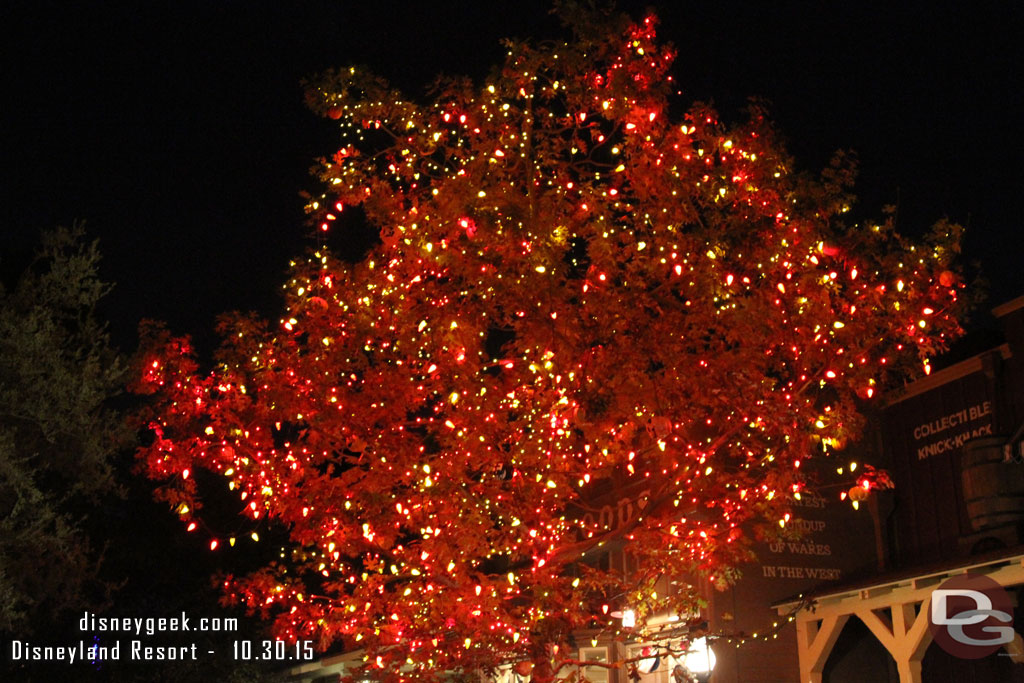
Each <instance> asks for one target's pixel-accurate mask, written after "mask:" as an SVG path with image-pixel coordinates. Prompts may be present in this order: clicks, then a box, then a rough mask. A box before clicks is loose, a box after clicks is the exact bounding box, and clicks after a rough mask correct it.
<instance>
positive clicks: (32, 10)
mask: <svg viewBox="0 0 1024 683" xmlns="http://www.w3.org/2000/svg"><path fill="white" fill-rule="evenodd" d="M646 5H647V3H634V2H627V3H620V7H623V8H625V9H627V10H629V11H630V12H631V13H632V14H633V15H634V17H639V16H640V14H641V13H642V11H643V9H644V7H645V6H646ZM549 7H550V5H549V3H547V2H541V1H537V0H526V1H524V2H486V3H485V2H444V3H426V2H424V3H401V2H392V1H372V2H360V3H356V2H349V1H347V0H335V1H333V2H331V1H328V0H309V1H305V2H273V3H271V2H266V3H261V2H237V1H215V0H206V1H205V2H172V3H162V2H139V3H136V4H135V6H134V7H133V6H127V5H124V6H120V7H118V6H115V5H109V4H105V3H104V4H100V3H53V2H45V1H35V2H7V3H5V4H4V7H3V8H2V9H0V24H2V25H3V28H2V29H0V50H2V54H3V60H4V61H3V64H4V68H3V75H2V79H3V85H2V89H0V97H2V101H3V105H2V116H3V118H2V126H0V145H2V147H0V153H2V159H3V161H2V168H3V171H4V178H3V185H2V187H3V196H2V202H0V211H2V213H0V272H2V273H5V274H7V275H9V274H10V273H11V272H16V271H17V270H18V269H19V268H20V266H21V265H22V264H23V263H24V260H25V258H26V256H27V255H28V254H29V253H30V251H31V248H32V246H33V245H34V243H35V241H36V238H37V235H38V231H39V230H40V229H43V228H47V227H52V226H54V225H56V224H61V223H63V224H68V223H70V222H71V221H73V220H75V219H84V220H86V221H87V228H88V232H89V234H90V235H92V236H95V237H99V238H100V240H101V248H102V251H103V253H104V256H105V258H104V266H103V267H104V276H105V277H106V278H107V279H110V280H114V281H115V282H116V283H117V290H116V293H115V294H114V295H113V298H112V299H111V305H110V312H109V316H110V317H111V319H112V323H113V327H114V331H115V333H116V336H117V338H118V340H119V341H120V342H121V343H122V344H123V345H125V346H128V345H130V344H131V343H132V339H133V337H132V333H133V331H134V328H135V326H136V324H137V322H138V320H139V319H140V318H141V317H152V318H159V319H164V320H167V321H168V322H169V323H170V324H171V326H172V329H174V330H176V331H179V332H193V333H199V334H201V335H202V334H208V331H209V330H210V328H211V327H212V324H213V319H214V316H215V315H216V314H217V313H219V312H222V311H225V310H230V309H257V310H260V311H261V312H263V313H265V314H267V315H271V316H272V315H274V313H275V310H274V304H275V301H276V296H277V291H278V288H279V286H280V283H281V282H282V275H283V272H284V269H285V267H286V265H287V261H288V257H289V256H291V255H297V254H300V253H301V252H302V250H303V249H304V247H305V246H306V241H305V236H306V234H307V229H306V227H305V225H304V215H303V213H302V203H303V202H302V200H301V199H300V197H299V194H298V193H299V192H300V190H302V189H314V188H315V187H316V186H315V183H314V182H313V181H312V180H311V179H310V178H309V177H308V176H307V169H308V168H309V167H310V165H311V164H312V160H313V159H314V157H316V156H318V155H321V154H329V153H330V152H332V151H333V149H332V146H333V145H334V141H335V139H336V135H335V133H334V131H333V129H332V126H331V124H330V122H328V121H325V120H322V119H318V118H317V117H315V116H314V115H313V114H311V113H309V112H308V111H306V110H305V109H304V107H303V104H302V89H301V87H300V84H299V81H300V79H301V78H303V77H304V76H307V75H312V74H314V73H316V72H317V71H321V70H323V69H326V68H329V67H333V66H343V65H348V64H352V63H357V64H364V65H368V66H370V67H371V68H372V69H373V70H374V71H376V72H378V73H379V74H381V75H384V76H386V77H388V78H389V79H390V80H391V81H392V82H394V83H395V84H397V85H399V86H401V87H402V88H403V89H405V90H406V91H407V92H410V93H412V94H416V93H421V92H422V90H423V86H425V85H426V84H427V83H428V82H429V81H430V80H431V79H432V77H433V76H434V75H435V74H436V73H438V72H441V71H443V72H446V73H451V74H455V73H466V74H468V75H471V76H473V77H475V78H477V79H480V78H481V77H482V76H484V75H485V74H486V73H487V72H488V70H489V68H490V66H491V65H492V64H495V63H497V62H498V61H499V60H500V58H501V55H502V54H503V50H502V48H501V46H500V44H499V40H500V39H501V38H502V37H505V36H537V37H550V36H554V35H557V34H558V31H559V29H558V23H557V21H556V20H554V19H553V18H552V17H550V16H549V15H548V13H547V10H548V8H549ZM654 7H655V8H656V10H657V11H658V14H659V16H660V17H661V19H662V28H661V33H662V35H663V36H664V37H665V38H667V39H669V40H671V41H672V42H674V43H675V45H676V47H677V48H678V50H679V57H678V60H677V63H676V69H675V73H676V76H677V81H678V82H679V83H680V85H681V87H682V90H683V95H684V97H686V98H692V99H700V100H705V101H713V102H714V103H715V104H716V105H717V106H718V107H719V109H720V111H721V112H722V114H723V115H724V117H725V118H726V120H729V119H731V118H737V117H738V110H739V109H740V108H741V107H742V106H743V104H744V103H745V101H746V99H747V97H749V96H759V97H762V98H766V99H768V100H769V101H770V102H771V103H772V105H773V111H774V114H775V118H776V120H777V122H778V125H779V128H780V129H781V130H782V132H783V134H784V135H785V136H786V137H787V138H788V140H789V143H790V151H791V152H792V153H793V154H794V155H795V157H796V159H797V162H798V164H799V165H800V166H801V167H802V168H805V169H816V168H820V167H821V166H822V165H824V164H825V163H826V162H827V160H828V158H829V157H830V156H831V154H832V152H833V151H834V150H836V149H838V148H847V149H853V150H856V151H857V153H858V154H859V157H860V160H861V176H860V183H859V185H858V194H859V195H860V197H861V199H862V201H861V207H862V208H863V209H864V210H865V212H866V213H868V214H869V215H874V216H877V215H879V210H880V209H881V206H882V205H883V204H898V206H899V214H898V217H899V218H898V219H899V225H900V227H901V229H902V230H903V231H905V232H907V233H911V234H914V233H918V232H920V231H921V230H922V229H923V228H924V227H926V226H928V225H930V224H931V223H932V222H934V221H935V220H937V219H939V218H942V217H948V218H950V219H952V220H955V221H959V222H961V223H964V224H967V225H969V232H968V237H967V258H968V259H974V260H978V261H980V262H981V264H982V267H983V269H984V272H985V273H986V275H987V276H988V278H989V279H990V280H991V283H992V285H991V289H992V296H991V303H992V304H997V303H1000V302H1002V301H1005V300H1007V299H1009V298H1012V297H1015V296H1018V295H1020V294H1022V293H1024V277H1022V276H1021V274H1020V266H1019V261H1020V254H1021V251H1022V247H1024V238H1022V237H1021V232H1020V230H1019V228H1018V226H1019V225H1020V214H1021V211H1020V208H1019V206H1020V205H1019V203H1018V202H1019V201H1020V195H1021V192H1022V183H1021V180H1022V174H1021V172H1020V169H1019V165H1020V160H1021V158H1022V154H1024V144H1022V138H1021V133H1020V126H1021V122H1022V121H1024V98H1022V95H1021V86H1022V84H1024V77H1022V76H1024V73H1022V71H1024V68H1022V65H1024V49H1022V47H1021V45H1022V43H1024V31H1022V28H1024V10H1022V9H1020V6H1019V5H1018V3H1010V2H1003V3H991V4H985V3H982V4H980V5H979V4H977V3H967V2H961V3H943V2H934V1H933V2H912V3H889V4H875V3H870V2H849V1H847V2H842V3H826V2H817V3H809V2H801V3H776V2H738V1H735V0H719V1H715V2H701V1H698V0H693V1H692V2H669V1H667V0H666V1H665V2H662V3H661V4H660V6H659V5H658V4H657V3H654Z"/></svg>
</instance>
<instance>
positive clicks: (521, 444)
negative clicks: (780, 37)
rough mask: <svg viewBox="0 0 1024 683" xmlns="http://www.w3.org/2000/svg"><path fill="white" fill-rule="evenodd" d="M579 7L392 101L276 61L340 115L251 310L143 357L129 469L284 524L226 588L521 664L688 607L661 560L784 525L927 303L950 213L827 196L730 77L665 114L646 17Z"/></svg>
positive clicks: (432, 652)
mask: <svg viewBox="0 0 1024 683" xmlns="http://www.w3.org/2000/svg"><path fill="white" fill-rule="evenodd" d="M567 14H572V13H571V12H567ZM581 14H583V13H577V15H574V16H575V19H572V20H570V21H569V22H568V23H569V24H570V26H571V28H572V29H573V35H574V37H573V39H572V40H570V41H567V42H552V43H542V44H539V45H532V44H528V43H509V50H508V55H507V58H506V60H505V63H504V65H503V66H502V68H501V69H500V70H498V71H496V72H495V73H494V74H493V75H492V77H490V78H489V79H487V80H486V81H485V82H484V83H483V84H482V85H480V86H477V85H474V84H471V83H469V82H467V81H464V80H440V81H438V82H437V84H436V85H435V87H434V89H433V91H432V94H431V95H430V98H429V99H428V100H427V101H425V102H416V101H413V100H410V99H407V98H405V97H404V96H403V95H401V94H400V93H398V92H395V91H394V90H392V89H390V88H389V87H388V85H387V84H386V83H385V82H383V81H382V80H381V79H379V78H376V77H374V76H372V75H370V74H367V73H365V72H363V71H361V70H358V69H344V70H338V71H334V72H330V73H327V74H325V75H324V76H323V77H321V78H320V79H319V80H317V81H316V82H315V83H312V84H310V86H309V89H308V91H307V97H308V101H309V104H310V106H311V107H312V108H313V109H314V110H315V111H317V112H319V113H321V114H323V115H324V116H326V117H328V118H330V119H333V120H336V121H337V122H338V125H339V127H340V132H341V136H342V143H341V145H340V147H339V149H338V151H337V153H335V154H334V155H333V156H332V157H330V158H329V159H324V160H322V162H321V163H320V166H319V176H320V179H321V181H322V188H323V189H322V191H321V192H319V193H318V194H317V195H316V196H313V197H311V199H310V202H309V206H308V211H309V214H310V216H311V217H312V220H313V224H314V225H315V226H316V230H317V232H318V233H323V234H324V235H327V236H328V237H327V238H322V239H321V242H320V243H321V246H319V247H318V248H313V249H311V250H310V252H309V253H308V254H307V255H306V256H305V257H304V258H301V259H298V260H297V261H296V262H294V263H293V266H292V270H291V272H290V275H289V278H288V282H287V284H286V310H285V312H284V314H283V316H282V317H281V319H280V321H279V322H277V323H271V322H266V321H262V320H258V319H256V318H254V317H251V316H249V317H240V316H236V317H234V318H232V319H230V320H227V321H226V322H225V323H224V325H223V328H222V332H223V338H224V342H223V346H222V348H221V351H220V353H219V357H218V358H219V362H218V365H217V367H216V368H215V369H214V370H213V371H211V372H209V373H201V372H199V371H198V370H197V367H198V366H197V364H196V362H195V361H194V360H193V358H192V354H191V351H190V349H189V346H188V342H187V340H185V339H172V338H169V337H167V336H166V335H163V336H158V337H157V338H155V339H154V341H153V343H151V345H150V352H149V355H148V356H147V357H146V364H145V371H144V373H143V374H142V377H141V380H140V382H141V384H142V386H143V387H144V390H145V391H151V392H154V394H155V398H154V402H153V407H152V413H151V414H150V417H149V423H150V426H151V429H152V431H153V432H154V435H155V438H154V440H153V442H152V444H151V445H149V446H147V447H146V448H144V449H143V450H142V451H141V452H140V458H141V459H142V462H143V463H144V464H145V468H146V471H147V473H148V475H149V476H150V477H152V478H154V479H156V480H158V481H160V482H161V485H160V489H159V495H160V496H162V497H163V498H164V499H166V500H168V501H169V502H171V503H172V504H173V505H174V506H176V508H177V509H178V510H179V513H180V514H181V516H182V518H183V519H184V520H185V521H186V522H187V523H189V524H191V523H192V522H193V521H194V520H195V519H196V518H197V515H198V514H199V513H200V511H201V504H202V498H201V497H200V493H201V492H203V488H204V487H202V486H200V485H198V484H197V481H198V480H200V479H202V477H201V476H197V473H210V472H212V473H214V474H217V475H219V476H220V477H221V478H222V479H223V480H224V481H225V482H226V488H228V489H230V493H223V494H222V493H221V492H220V491H217V490H213V491H207V492H206V493H205V494H204V495H218V496H219V495H230V496H237V497H239V498H240V499H241V503H242V505H244V509H243V515H244V516H245V517H247V518H248V519H249V520H251V521H252V523H254V524H257V525H263V524H267V525H272V526H274V527H276V528H278V529H281V530H283V531H284V532H286V533H284V535H283V538H284V539H285V541H284V542H285V544H286V545H285V548H284V549H283V550H282V557H283V559H282V560H281V561H279V562H275V563H272V564H269V565H268V566H266V567H264V568H262V569H261V570H259V571H257V572H255V573H253V574H250V575H248V576H244V577H233V578H231V579H229V580H228V581H226V584H225V589H226V591H227V593H228V594H229V595H230V596H231V597H233V598H235V599H238V600H240V601H242V602H244V603H245V604H247V605H248V606H249V607H250V608H252V609H254V610H259V611H261V612H262V613H264V614H265V615H266V616H267V617H268V618H271V619H273V626H274V629H275V632H276V633H277V634H278V635H280V636H281V637H282V638H289V639H296V638H313V637H315V638H317V639H318V640H319V642H320V643H321V644H322V645H324V646H326V645H327V644H330V643H335V642H338V641H342V642H343V643H344V644H345V645H346V646H348V647H353V648H354V647H359V648H363V649H364V653H365V657H366V659H365V666H366V667H367V669H368V670H371V671H372V672H374V673H373V675H374V676H376V677H377V678H378V679H380V680H417V681H429V680H434V679H435V678H436V677H438V676H440V675H441V674H440V673H437V672H449V674H451V673H453V672H454V673H456V674H457V673H459V672H463V673H467V674H472V675H476V674H477V673H479V672H488V671H493V670H494V669H495V667H497V666H498V665H501V664H503V663H509V662H518V661H527V662H532V663H533V676H534V680H538V681H547V680H551V679H552V678H553V677H554V676H555V675H556V674H557V672H558V671H559V670H560V669H562V668H563V667H564V666H565V665H566V664H567V663H571V657H570V655H571V654H572V653H571V648H567V647H565V643H566V642H567V639H568V638H569V635H570V634H571V633H573V632H575V631H579V630H581V629H584V630H590V631H591V632H594V633H601V632H605V633H613V632H614V631H616V629H617V628H619V622H618V620H616V619H615V618H614V617H613V616H612V611H614V610H616V609H622V608H623V607H624V606H629V607H630V608H631V609H632V610H634V612H635V613H636V615H637V619H638V620H640V621H642V620H643V619H645V618H646V617H648V616H650V615H653V614H656V613H664V612H671V613H675V614H686V613H691V612H692V611H693V609H694V607H695V603H696V600H697V596H696V594H695V593H694V591H693V590H692V589H691V588H688V587H687V586H690V585H692V584H693V583H694V582H695V581H696V580H697V577H703V578H704V579H706V580H709V581H710V582H711V583H712V584H714V585H717V586H720V587H721V586H725V585H728V584H729V583H730V582H731V581H732V580H734V579H735V577H736V576H737V568H739V567H740V566H741V565H742V564H743V563H744V562H748V561H750V560H751V559H753V558H752V557H751V553H750V550H749V548H750V546H751V544H752V543H753V542H754V541H755V540H757V539H758V538H764V537H765V536H766V535H770V534H772V533H779V530H780V529H784V528H785V526H786V522H787V521H788V519H789V512H788V509H789V505H790V503H791V501H792V500H793V498H794V497H799V495H800V492H801V490H802V489H803V488H804V487H805V486H810V485H813V482H808V481H806V480H805V478H804V476H803V475H802V470H801V468H800V465H801V462H803V461H805V460H807V459H808V458H812V457H816V456H819V455H820V454H821V452H822V450H823V447H822V444H828V443H830V442H837V441H845V440H847V439H849V438H853V437H856V435H857V433H858V430H859V429H860V428H861V427H862V423H863V419H862V416H861V411H862V408H863V402H864V401H868V400H870V399H871V397H872V396H873V395H874V394H875V392H877V391H878V390H879V388H880V387H883V386H885V384H886V382H889V381H891V380H892V379H894V378H898V377H901V376H905V375H906V374H907V373H909V372H912V371H913V369H914V368H921V367H922V366H923V368H924V371H926V372H927V371H928V370H929V366H928V358H929V357H931V356H932V355H933V354H934V353H935V352H936V351H937V350H939V349H941V348H943V347H944V346H945V345H946V344H947V343H948V342H949V341H950V340H951V339H952V338H954V337H955V336H957V335H958V334H959V333H960V331H961V330H960V327H959V324H958V321H957V320H958V317H959V316H960V314H961V308H962V306H961V303H960V302H961V300H962V297H958V294H960V290H961V289H962V284H961V282H960V278H959V276H958V275H957V274H956V269H955V267H954V265H953V260H954V257H955V256H956V254H957V252H958V243H959V238H960V232H959V228H958V227H957V226H953V225H948V224H944V223H943V224H939V225H937V226H936V227H935V228H934V229H933V231H932V232H931V233H930V234H929V236H928V237H926V238H925V239H924V240H923V241H921V242H918V243H915V242H913V241H910V240H907V239H904V238H903V237H901V236H899V235H898V234H896V233H895V231H894V229H893V225H892V222H891V221H883V222H880V223H872V222H866V223H860V224H850V223H848V222H847V221H845V220H844V215H846V212H847V211H848V209H849V206H850V203H851V202H852V197H851V196H850V195H849V194H848V192H849V186H850V181H851V178H852V171H851V169H850V168H849V167H848V165H845V164H844V163H843V161H842V159H841V158H840V159H839V160H838V161H837V162H836V163H835V164H834V165H833V166H831V167H830V168H828V169H827V170H826V171H825V172H824V173H823V174H822V175H821V177H820V178H809V177H806V176H802V175H799V174H796V173H795V172H794V171H793V170H792V162H791V160H790V159H789V158H788V157H787V155H786V153H785V151H784V149H783V146H782V144H781V143H780V141H779V139H778V137H777V135H776V133H775V131H774V130H773V128H772V125H771V124H770V122H769V121H768V120H767V119H766V115H765V112H764V111H763V109H761V108H759V107H756V106H754V107H751V109H750V111H749V112H748V116H747V118H746V120H744V121H743V122H742V123H740V124H738V125H726V124H724V123H723V122H721V121H720V120H719V117H718V114H717V113H716V112H715V111H714V110H713V109H711V108H710V107H708V106H704V105H700V104H697V105H693V106H692V107H691V108H690V109H689V111H688V112H687V113H686V114H685V115H682V116H673V114H672V104H673V103H674V101H675V100H674V93H675V89H676V88H675V83H674V81H673V78H672V76H671V70H670V67H671V65H672V62H673V57H674V53H673V50H672V49H671V47H670V46H667V45H665V44H661V43H659V42H658V41H657V40H656V36H655V20H654V18H653V17H647V18H645V19H643V20H642V21H641V22H639V23H636V24H633V23H630V22H629V21H628V20H626V19H622V18H619V19H614V20H611V21H609V20H607V19H603V20H601V21H597V20H595V19H594V18H593V17H592V16H586V17H583V18H580V16H579V15H581ZM360 221H363V222H365V223H366V224H368V225H369V226H372V227H373V229H374V230H375V231H377V233H378V235H379V241H377V242H376V243H375V245H374V246H373V247H372V248H371V249H370V250H369V251H368V253H366V254H364V255H361V256H360V257H359V258H358V259H356V261H357V262H356V263H354V264H352V263H350V262H349V260H346V259H345V258H343V257H344V256H345V254H344V253H343V252H341V251H339V250H336V249H332V248H330V247H329V246H327V245H328V243H329V242H328V238H329V237H330V236H331V235H332V234H333V233H334V232H337V228H336V227H335V226H342V225H346V224H347V225H351V224H354V223H356V222H360ZM867 485H868V486H870V482H868V483H867ZM623 497H628V498H630V500H631V501H632V503H634V504H635V505H634V511H635V513H634V514H632V515H631V516H630V517H629V518H628V519H625V520H611V519H608V518H607V516H603V515H601V514H598V508H599V507H600V501H602V500H607V499H609V498H611V499H615V498H623ZM211 533H213V532H211ZM226 540H227V539H226V538H224V537H222V536H217V535H213V536H212V537H211V541H210V544H211V547H212V548H216V549H221V548H223V547H224V546H225V545H226ZM232 540H233V539H232ZM611 548H617V549H621V551H622V552H623V553H625V556H626V557H627V558H628V566H629V570H630V571H629V575H628V576H625V575H624V574H623V572H622V570H621V567H609V566H608V565H607V564H606V563H603V562H601V557H602V555H604V554H606V553H607V551H608V550H609V549H611ZM666 579H667V580H669V582H671V583H673V585H675V586H676V587H675V589H674V590H671V591H659V590H657V589H656V587H657V586H658V585H663V584H659V583H658V582H659V581H661V582H665V581H666ZM609 606H610V607H611V609H609Z"/></svg>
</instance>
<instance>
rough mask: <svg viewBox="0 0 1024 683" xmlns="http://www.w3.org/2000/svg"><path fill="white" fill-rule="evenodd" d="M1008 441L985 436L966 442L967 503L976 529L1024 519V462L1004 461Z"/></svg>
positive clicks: (963, 463) (963, 471) (1000, 437)
mask: <svg viewBox="0 0 1024 683" xmlns="http://www.w3.org/2000/svg"><path fill="white" fill-rule="evenodd" d="M1006 441H1007V437H1005V436H984V437H981V438H979V439H972V440H971V441H968V442H967V443H966V444H964V450H963V457H962V460H961V463H962V476H963V487H964V503H965V504H966V506H967V516H968V517H969V518H970V520H971V526H972V527H974V530H975V531H982V530H985V529H992V528H995V527H999V526H1006V525H1009V524H1019V523H1021V522H1024V465H1021V464H1018V463H1012V462H1010V463H1006V462H1003V444H1005V443H1006Z"/></svg>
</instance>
